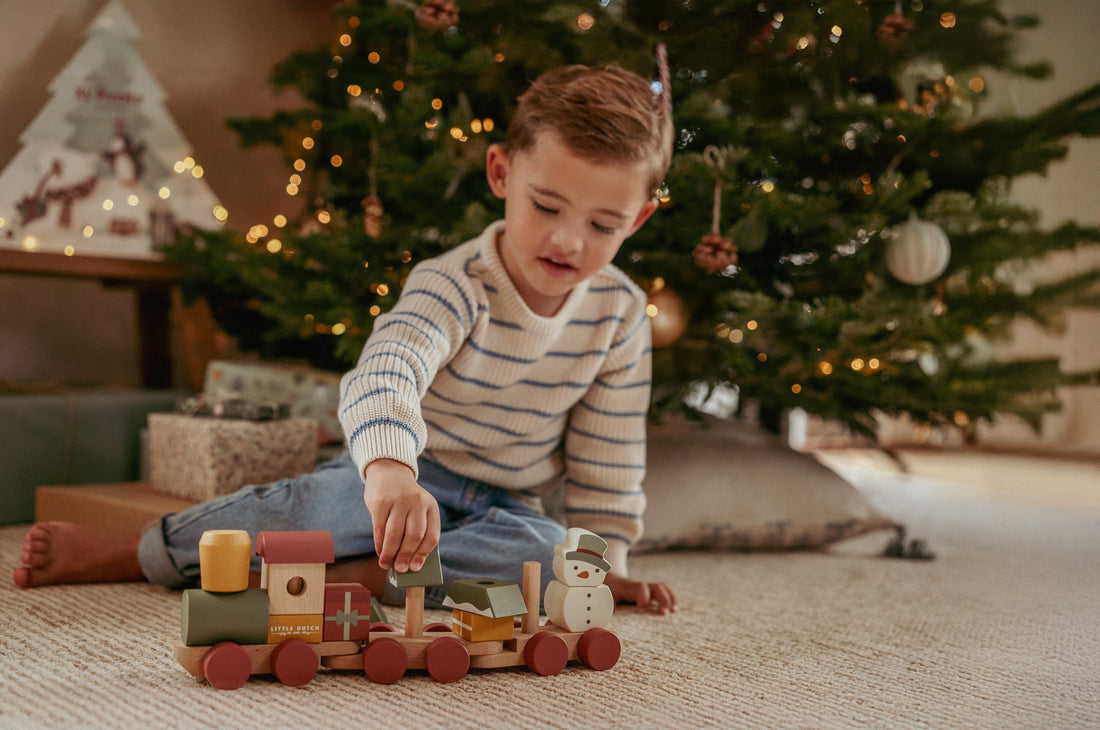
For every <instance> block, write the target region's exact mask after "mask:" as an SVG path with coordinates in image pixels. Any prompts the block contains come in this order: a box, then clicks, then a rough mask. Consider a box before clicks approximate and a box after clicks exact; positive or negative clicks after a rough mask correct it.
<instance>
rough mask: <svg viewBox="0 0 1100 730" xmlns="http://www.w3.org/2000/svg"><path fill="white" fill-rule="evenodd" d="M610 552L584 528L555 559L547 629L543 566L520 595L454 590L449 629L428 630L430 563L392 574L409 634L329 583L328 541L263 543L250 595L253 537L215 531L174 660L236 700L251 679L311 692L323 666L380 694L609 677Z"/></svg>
mask: <svg viewBox="0 0 1100 730" xmlns="http://www.w3.org/2000/svg"><path fill="white" fill-rule="evenodd" d="M603 549H606V543H605V542H603V540H602V539H601V538H599V537H598V536H596V535H595V534H593V533H590V532H588V531H586V530H579V529H576V528H574V529H571V530H569V532H568V537H567V539H566V542H565V543H563V544H562V545H559V546H557V548H555V556H554V564H553V565H554V573H555V580H554V581H551V583H550V588H548V589H547V591H546V609H547V614H548V616H549V617H550V621H548V622H547V623H546V624H543V625H540V624H539V587H540V585H541V582H540V572H541V564H540V563H538V562H529V563H524V565H523V586H522V589H521V588H520V586H517V585H516V584H515V583H508V582H504V581H500V580H496V579H492V578H476V579H466V580H458V581H454V582H452V583H451V585H450V586H449V588H448V594H447V599H446V601H445V602H444V605H445V606H448V607H450V608H452V610H453V618H452V622H451V625H447V624H444V623H431V624H428V625H427V626H425V625H424V589H425V587H426V586H430V585H441V584H442V583H443V580H442V571H441V568H440V563H439V554H438V550H436V551H433V553H432V554H431V556H430V557H429V559H428V561H427V562H426V563H425V565H424V567H423V568H421V570H419V571H417V572H415V573H414V572H409V573H401V574H397V573H395V572H393V571H392V570H391V571H390V580H391V582H393V583H394V584H395V585H396V586H398V587H399V588H404V589H405V592H406V595H405V627H404V633H403V634H402V633H399V632H397V631H395V630H394V628H393V627H392V626H390V625H389V624H386V623H383V622H379V621H372V620H371V594H370V591H369V590H367V589H366V588H364V587H363V586H362V585H359V584H357V583H325V570H326V568H325V566H326V565H327V564H329V563H331V562H333V544H332V536H331V535H330V534H329V533H328V532H261V533H259V535H258V536H257V539H256V554H257V555H259V556H260V557H261V559H262V568H261V574H260V588H249V587H248V570H249V561H250V559H251V555H252V545H251V538H250V537H249V535H248V533H247V532H245V531H242V530H211V531H208V532H206V533H204V534H203V537H202V540H201V541H200V544H199V555H200V579H201V585H202V587H201V588H194V589H190V590H187V591H184V592H183V598H182V601H181V607H180V634H181V636H180V640H179V641H178V642H177V643H176V645H175V647H174V651H173V654H174V656H175V658H176V659H177V660H178V661H179V662H180V664H182V665H183V667H184V668H185V669H186V670H187V671H188V672H190V673H191V674H192V675H193V676H195V677H204V678H205V679H206V680H207V681H208V682H209V683H210V684H211V685H213V686H214V687H217V688H219V689H236V688H237V687H240V686H241V685H243V684H244V683H245V682H246V681H247V680H248V678H249V677H250V676H251V675H253V674H274V675H275V677H276V678H277V679H278V680H279V681H280V682H282V683H283V684H287V685H294V686H297V685H303V684H307V683H309V682H310V681H312V679H313V677H314V676H315V674H316V673H317V671H318V669H319V668H320V667H321V666H325V667H328V668H330V669H344V670H357V671H359V670H361V671H363V672H364V673H365V674H366V675H367V677H368V678H370V679H371V680H372V681H374V682H377V683H381V684H392V683H394V682H396V681H397V680H398V679H400V678H401V677H402V676H404V674H405V672H406V671H407V670H409V669H426V670H427V671H428V673H429V674H430V675H431V676H432V677H433V678H434V679H435V680H436V681H438V682H444V683H447V682H455V681H457V680H459V679H461V678H462V677H464V676H465V675H466V674H467V672H468V671H469V670H470V669H471V668H482V669H490V668H498V667H516V666H526V667H528V668H529V669H531V670H532V671H534V672H536V673H537V674H541V675H544V676H549V675H555V674H558V673H559V672H561V671H562V670H563V669H564V668H565V666H566V664H567V663H568V662H569V661H573V660H579V661H580V662H582V663H583V664H584V665H586V666H588V667H590V668H592V669H596V670H605V669H610V668H611V667H613V666H614V665H615V664H616V663H617V662H618V660H619V654H620V651H621V644H620V642H619V638H618V636H616V635H615V634H614V633H613V632H611V631H610V630H608V629H607V628H605V627H606V624H607V621H608V620H609V619H610V617H611V613H612V604H613V601H612V599H611V592H610V590H609V589H608V588H607V586H605V585H603V578H604V576H605V575H606V572H607V570H609V569H610V566H609V565H608V564H607V563H606V562H605V561H604V560H603ZM376 609H377V607H376ZM379 615H380V611H378V610H376V611H375V617H376V618H377V617H378V616H379ZM516 617H520V618H518V619H517V618H516Z"/></svg>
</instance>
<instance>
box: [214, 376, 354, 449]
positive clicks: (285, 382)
mask: <svg viewBox="0 0 1100 730" xmlns="http://www.w3.org/2000/svg"><path fill="white" fill-rule="evenodd" d="M203 392H204V393H206V394H208V395H211V396H215V397H226V396H239V397H241V398H246V399H248V400H253V401H268V402H275V403H286V404H288V405H289V406H290V415H292V416H297V417H300V418H313V419H316V420H317V422H318V423H319V424H320V426H321V428H320V438H321V441H322V442H325V441H343V440H344V431H343V429H342V428H341V426H340V420H339V419H338V418H337V416H336V409H337V406H338V405H339V402H340V375H339V374H338V373H330V372H326V371H324V370H316V369H314V368H309V367H305V366H295V365H279V364H270V363H250V362H233V361H228V360H212V361H211V362H210V363H209V364H208V365H207V366H206V378H205V380H204V381H203Z"/></svg>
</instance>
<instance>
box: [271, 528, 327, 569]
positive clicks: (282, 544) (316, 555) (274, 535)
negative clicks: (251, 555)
mask: <svg viewBox="0 0 1100 730" xmlns="http://www.w3.org/2000/svg"><path fill="white" fill-rule="evenodd" d="M256 554H257V555H259V556H260V557H261V558H263V559H264V561H265V562H267V563H269V564H271V565H276V564H279V563H331V562H332V561H333V560H334V559H335V556H334V553H333V547H332V534H331V533H329V532H328V531H327V530H314V531H296V532H261V533H259V534H258V535H256Z"/></svg>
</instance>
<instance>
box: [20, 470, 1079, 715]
mask: <svg viewBox="0 0 1100 730" xmlns="http://www.w3.org/2000/svg"><path fill="white" fill-rule="evenodd" d="M845 476H847V477H848V478H849V479H851V480H852V481H853V483H855V484H856V485H857V486H859V487H860V489H861V490H862V491H864V493H865V494H866V495H867V496H868V498H869V499H870V500H871V501H872V502H874V503H875V504H876V506H878V507H880V508H881V509H882V510H883V511H885V512H886V513H887V514H890V515H891V516H893V517H895V518H897V519H898V520H899V521H902V522H904V523H906V525H907V526H908V528H909V535H910V536H911V537H921V538H924V539H926V540H927V541H928V544H929V547H930V549H932V550H933V551H935V553H936V554H937V557H936V559H935V560H932V561H921V560H898V559H888V558H882V557H879V556H878V552H879V551H880V550H881V549H882V547H883V546H884V545H885V542H886V541H887V539H888V538H889V535H883V534H878V535H869V536H865V537H862V538H859V539H856V540H852V541H849V542H848V543H844V544H842V545H840V546H836V547H834V548H833V549H831V550H829V551H824V552H811V553H806V552H803V553H782V554H776V553H772V554H735V553H696V552H681V553H666V554H656V555H645V556H640V557H637V558H635V559H632V561H631V572H632V575H634V576H636V577H645V578H646V579H649V580H658V581H665V582H667V583H669V584H670V585H672V586H673V587H674V588H675V590H676V591H677V592H678V594H679V597H680V612H679V613H677V614H675V615H672V616H666V617H659V616H652V615H650V616H640V615H636V614H634V613H633V612H630V611H627V610H623V609H620V610H619V611H618V612H617V613H616V615H615V617H614V619H613V621H612V625H611V628H613V629H614V630H615V631H616V632H617V633H618V634H619V635H620V637H621V639H622V644H623V652H622V657H621V659H620V661H619V663H618V664H617V665H616V666H615V667H613V668H612V669H610V670H607V671H604V672H596V671H592V670H589V669H587V668H584V667H583V666H579V665H578V666H573V665H570V666H569V667H568V668H566V670H565V671H564V672H562V673H561V674H559V675H557V676H553V677H541V676H538V675H536V674H534V673H532V672H530V671H527V670H526V669H522V668H517V669H504V670H480V671H479V670H475V671H473V672H471V673H470V674H469V675H467V676H466V677H464V678H463V679H461V680H460V681H458V682H457V683H454V684H447V685H442V684H438V683H436V682H435V681H434V680H432V679H431V678H430V677H428V676H427V675H426V674H425V673H410V674H409V675H408V676H406V677H404V678H403V679H401V680H400V681H399V682H397V683H396V684H393V685H376V684H372V683H371V682H370V681H369V680H368V679H367V678H366V677H365V676H363V675H362V673H357V672H343V671H339V672H338V671H328V670H322V672H321V673H319V674H318V676H317V677H316V678H315V679H314V680H313V682H312V683H310V684H308V685H306V686H304V687H297V688H292V687H285V686H283V685H280V684H279V683H278V682H277V681H275V680H274V679H272V678H270V677H265V678H253V679H252V680H251V681H250V682H248V683H247V684H246V685H245V686H244V687H242V688H240V689H238V690H233V691H220V690H216V689H213V688H212V687H210V686H208V685H207V684H206V683H205V681H203V680H200V679H195V678H193V677H191V676H190V675H188V674H187V673H186V672H185V671H184V670H183V669H182V668H181V667H180V666H179V665H178V664H177V663H176V662H175V661H174V660H173V658H172V656H171V654H170V648H169V647H170V645H171V643H172V641H173V639H174V637H175V636H177V635H178V631H179V604H180V595H179V594H178V593H173V592H170V591H166V590H163V589H160V588H157V587H153V586H150V585H147V584H142V583H130V584H104V585H83V586H61V587H50V588H41V589H34V590H20V589H17V588H15V587H14V585H13V584H12V583H11V581H10V578H8V575H9V574H5V576H4V578H3V580H2V581H0V626H2V629H0V728H37V727H49V728H62V727H64V728H71V727H96V728H98V727H104V728H113V729H114V730H118V729H119V728H137V727H143V728H144V727H159V728H172V727H181V728H191V727H229V728H234V727H241V728H250V727H265V728H290V727H325V728H343V727H362V726H364V725H365V724H367V723H371V724H377V726H379V727H418V728H434V727H447V728H465V727H475V726H476V727H482V728H484V727H508V728H525V727H539V728H543V727H548V728H556V727H561V728H573V727H609V728H613V727H632V728H639V727H640V728H649V727H653V728H657V727H661V728H668V727H723V728H729V727H761V728H788V727H789V728H803V727H813V728H833V727H838V728H843V727H888V728H925V727H933V728H944V727H987V728H1017V727H1018V728H1033V727H1044V728H1072V727H1082V728H1083V727H1097V726H1100V671H1098V669H1097V668H1098V667H1100V508H1097V507H1082V506H1081V505H1079V504H1060V503H1058V502H1056V501H1051V500H1041V501H1039V500H1031V499H1028V498H1026V497H1023V496H1020V495H1017V494H1014V493H1010V494H1007V495H1006V494H996V493H993V492H990V491H989V490H983V489H975V488H970V487H963V486H960V485H958V484H953V483H949V482H945V481H940V480H936V479H927V478H917V477H912V476H908V475H904V474H899V473H890V472H887V471H883V470H879V469H858V468H857V469H853V470H850V471H849V473H847V474H845ZM24 532H25V527H21V526H15V527H5V528H0V564H2V565H4V566H5V569H8V568H11V567H14V566H15V565H16V563H17V561H18V555H19V550H20V547H21V544H22V538H23V534H24ZM387 610H388V611H389V612H390V617H391V619H396V620H395V621H394V622H395V623H397V624H400V623H401V620H402V618H403V616H402V611H401V610H400V609H394V608H388V609H387ZM428 619H429V620H437V619H444V620H445V619H446V615H445V614H441V613H438V612H432V611H429V612H428Z"/></svg>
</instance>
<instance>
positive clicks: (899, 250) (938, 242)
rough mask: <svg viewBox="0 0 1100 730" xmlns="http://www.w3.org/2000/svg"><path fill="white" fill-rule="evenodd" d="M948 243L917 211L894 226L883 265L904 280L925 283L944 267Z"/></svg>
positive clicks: (947, 253)
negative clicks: (903, 221) (906, 219)
mask: <svg viewBox="0 0 1100 730" xmlns="http://www.w3.org/2000/svg"><path fill="white" fill-rule="evenodd" d="M950 259H951V244H950V243H949V242H948V240H947V234H946V233H944V232H943V229H942V228H940V227H939V226H937V225H936V224H935V223H929V222H928V221H922V220H921V219H920V218H918V217H917V214H916V213H911V214H910V215H909V220H908V221H906V222H905V223H902V224H900V225H897V226H894V228H893V230H892V231H891V235H890V237H889V239H888V240H887V242H886V268H887V269H889V270H890V273H891V274H893V275H894V277H895V278H896V279H897V280H898V281H900V282H903V283H905V284H913V285H919V284H927V283H928V282H930V281H932V280H933V279H936V278H938V277H939V275H940V274H942V273H943V272H944V271H945V270H946V269H947V262H948V261H949V260H950Z"/></svg>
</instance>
